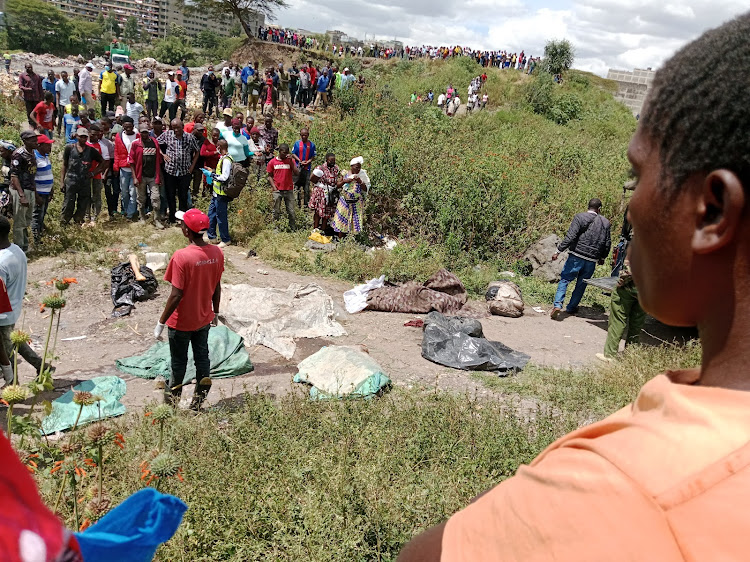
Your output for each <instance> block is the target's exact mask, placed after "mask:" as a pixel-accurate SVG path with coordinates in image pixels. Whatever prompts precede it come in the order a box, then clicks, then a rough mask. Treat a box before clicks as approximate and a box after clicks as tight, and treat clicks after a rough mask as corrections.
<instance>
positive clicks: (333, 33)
mask: <svg viewBox="0 0 750 562" xmlns="http://www.w3.org/2000/svg"><path fill="white" fill-rule="evenodd" d="M326 35H328V39H330V41H331V43H333V44H334V45H336V44H338V43H341V38H342V37H345V36H346V33H344V32H343V31H339V30H338V29H329V30H326Z"/></svg>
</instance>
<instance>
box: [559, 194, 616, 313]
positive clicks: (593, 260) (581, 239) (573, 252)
mask: <svg viewBox="0 0 750 562" xmlns="http://www.w3.org/2000/svg"><path fill="white" fill-rule="evenodd" d="M601 209H602V202H601V201H600V200H599V199H597V198H594V199H591V200H590V201H589V208H588V210H587V211H586V212H585V213H578V214H577V215H576V216H575V217H573V222H572V223H571V224H570V228H568V233H567V234H566V235H565V238H564V239H563V241H562V242H560V244H559V245H558V246H557V252H555V254H554V255H553V256H552V259H553V260H556V259H557V256H558V255H560V252H564V251H565V250H567V249H568V248H569V249H570V255H569V256H568V259H567V260H566V261H565V267H563V270H562V274H561V278H560V282H559V283H558V285H557V293H555V303H554V307H553V308H552V312H551V313H550V318H552V319H553V320H556V319H557V317H558V315H559V314H560V311H561V310H562V306H563V301H564V300H565V293H566V292H567V290H568V285H569V284H570V282H571V281H573V280H576V287H575V289H574V290H573V295H572V296H571V297H570V302H568V306H567V308H566V312H567V313H568V314H575V313H576V312H578V304H579V303H580V302H581V298H582V297H583V292H584V291H585V290H586V282H585V280H586V279H591V276H592V275H593V274H594V270H595V269H596V264H597V262H598V263H599V264H603V263H604V258H606V257H607V255H608V254H609V249H610V247H611V245H612V240H611V236H610V224H609V221H608V220H607V219H605V218H604V217H603V216H602V215H601V214H600V212H601Z"/></svg>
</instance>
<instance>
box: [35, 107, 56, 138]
mask: <svg viewBox="0 0 750 562" xmlns="http://www.w3.org/2000/svg"><path fill="white" fill-rule="evenodd" d="M34 116H35V117H36V121H37V123H39V124H40V125H41V126H42V128H43V129H47V130H48V131H51V130H52V129H54V128H55V104H54V103H52V102H50V103H49V104H47V102H45V101H40V102H39V103H38V104H36V107H35V108H34ZM48 118H49V119H48Z"/></svg>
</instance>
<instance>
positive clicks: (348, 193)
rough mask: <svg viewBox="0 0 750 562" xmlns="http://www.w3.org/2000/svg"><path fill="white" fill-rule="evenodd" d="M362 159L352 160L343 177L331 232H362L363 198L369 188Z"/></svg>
mask: <svg viewBox="0 0 750 562" xmlns="http://www.w3.org/2000/svg"><path fill="white" fill-rule="evenodd" d="M363 163H364V159H363V158H362V157H361V156H357V157H356V158H353V159H352V161H351V162H349V165H350V166H351V167H350V169H349V173H348V174H346V175H345V176H344V177H343V180H344V185H343V190H342V191H341V197H339V203H338V205H337V206H336V213H335V214H334V215H333V230H335V231H336V232H338V233H340V234H344V235H346V234H350V233H351V234H359V233H360V232H362V222H363V219H364V207H365V196H366V195H367V190H368V189H369V188H370V178H369V177H368V175H367V172H366V171H365V170H363V169H362V164H363Z"/></svg>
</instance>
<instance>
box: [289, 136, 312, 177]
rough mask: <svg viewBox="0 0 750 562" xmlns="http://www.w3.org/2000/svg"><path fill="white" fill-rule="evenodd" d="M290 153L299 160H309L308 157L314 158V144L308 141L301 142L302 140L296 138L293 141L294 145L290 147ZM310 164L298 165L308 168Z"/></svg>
mask: <svg viewBox="0 0 750 562" xmlns="http://www.w3.org/2000/svg"><path fill="white" fill-rule="evenodd" d="M292 154H294V155H295V156H296V157H297V158H299V159H300V161H303V160H309V159H310V158H315V154H316V153H315V145H314V144H313V143H312V142H310V141H307V142H302V140H301V139H300V140H298V141H297V142H295V143H294V147H293V148H292ZM311 165H312V164H305V165H304V166H300V167H301V169H303V170H307V171H309V170H310V166H311Z"/></svg>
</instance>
